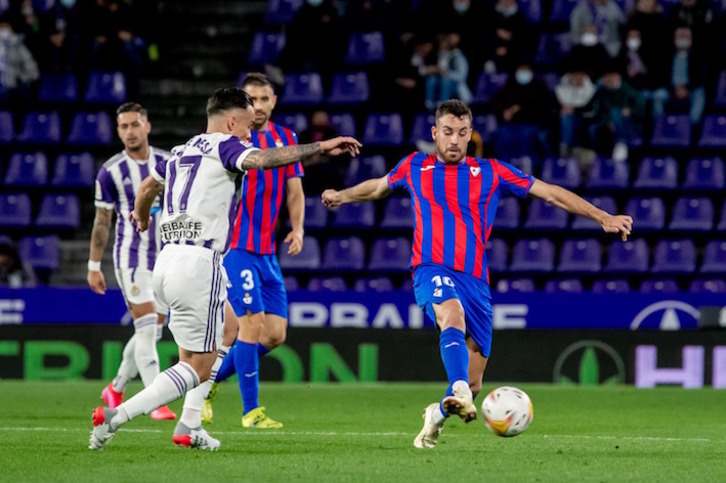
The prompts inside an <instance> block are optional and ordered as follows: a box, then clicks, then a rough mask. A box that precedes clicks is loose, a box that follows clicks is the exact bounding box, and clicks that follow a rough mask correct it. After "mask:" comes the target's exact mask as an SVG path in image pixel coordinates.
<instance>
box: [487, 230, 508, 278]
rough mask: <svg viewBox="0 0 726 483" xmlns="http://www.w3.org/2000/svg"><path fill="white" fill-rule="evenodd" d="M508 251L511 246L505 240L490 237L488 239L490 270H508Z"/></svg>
mask: <svg viewBox="0 0 726 483" xmlns="http://www.w3.org/2000/svg"><path fill="white" fill-rule="evenodd" d="M508 252H509V248H508V247H507V244H506V243H505V242H504V241H503V240H500V239H498V238H490V239H489V240H488V241H487V261H488V262H489V270H490V271H492V272H499V273H501V272H506V271H507V253H508Z"/></svg>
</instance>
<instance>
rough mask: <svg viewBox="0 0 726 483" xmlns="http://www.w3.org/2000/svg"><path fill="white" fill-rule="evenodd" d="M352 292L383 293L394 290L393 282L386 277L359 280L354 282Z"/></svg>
mask: <svg viewBox="0 0 726 483" xmlns="http://www.w3.org/2000/svg"><path fill="white" fill-rule="evenodd" d="M353 290H355V291H356V292H379V293H385V292H390V291H392V290H395V289H394V287H393V282H391V280H390V279H389V278H386V277H378V278H360V279H358V280H356V281H355V285H353Z"/></svg>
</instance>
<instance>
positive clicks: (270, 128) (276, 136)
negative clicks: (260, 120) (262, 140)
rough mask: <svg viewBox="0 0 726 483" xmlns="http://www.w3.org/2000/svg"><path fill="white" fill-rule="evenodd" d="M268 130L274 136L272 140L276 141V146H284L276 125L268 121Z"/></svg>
mask: <svg viewBox="0 0 726 483" xmlns="http://www.w3.org/2000/svg"><path fill="white" fill-rule="evenodd" d="M267 130H268V131H269V132H270V134H272V139H274V140H275V146H282V138H281V137H280V135H279V134H278V133H277V129H275V125H274V124H273V123H272V122H271V121H267Z"/></svg>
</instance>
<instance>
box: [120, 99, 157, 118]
mask: <svg viewBox="0 0 726 483" xmlns="http://www.w3.org/2000/svg"><path fill="white" fill-rule="evenodd" d="M124 112H138V113H139V114H141V115H142V116H144V117H149V113H148V112H147V111H146V108H145V107H144V106H142V105H141V104H139V103H138V102H124V103H123V104H121V105H120V106H118V109H116V117H118V116H119V115H121V114H123V113H124Z"/></svg>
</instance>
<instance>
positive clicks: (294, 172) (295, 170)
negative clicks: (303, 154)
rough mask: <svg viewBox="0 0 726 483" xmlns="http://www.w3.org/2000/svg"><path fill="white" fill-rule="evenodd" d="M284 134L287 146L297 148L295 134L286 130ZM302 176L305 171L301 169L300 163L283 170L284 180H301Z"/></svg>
mask: <svg viewBox="0 0 726 483" xmlns="http://www.w3.org/2000/svg"><path fill="white" fill-rule="evenodd" d="M284 132H285V135H286V136H287V139H288V141H289V144H288V146H297V134H295V132H294V131H290V130H289V129H286V130H285V131H284ZM303 176H305V170H304V169H303V165H302V163H301V162H299V161H298V162H297V163H295V164H291V165H289V166H288V167H287V168H285V179H290V178H302V177H303Z"/></svg>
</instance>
